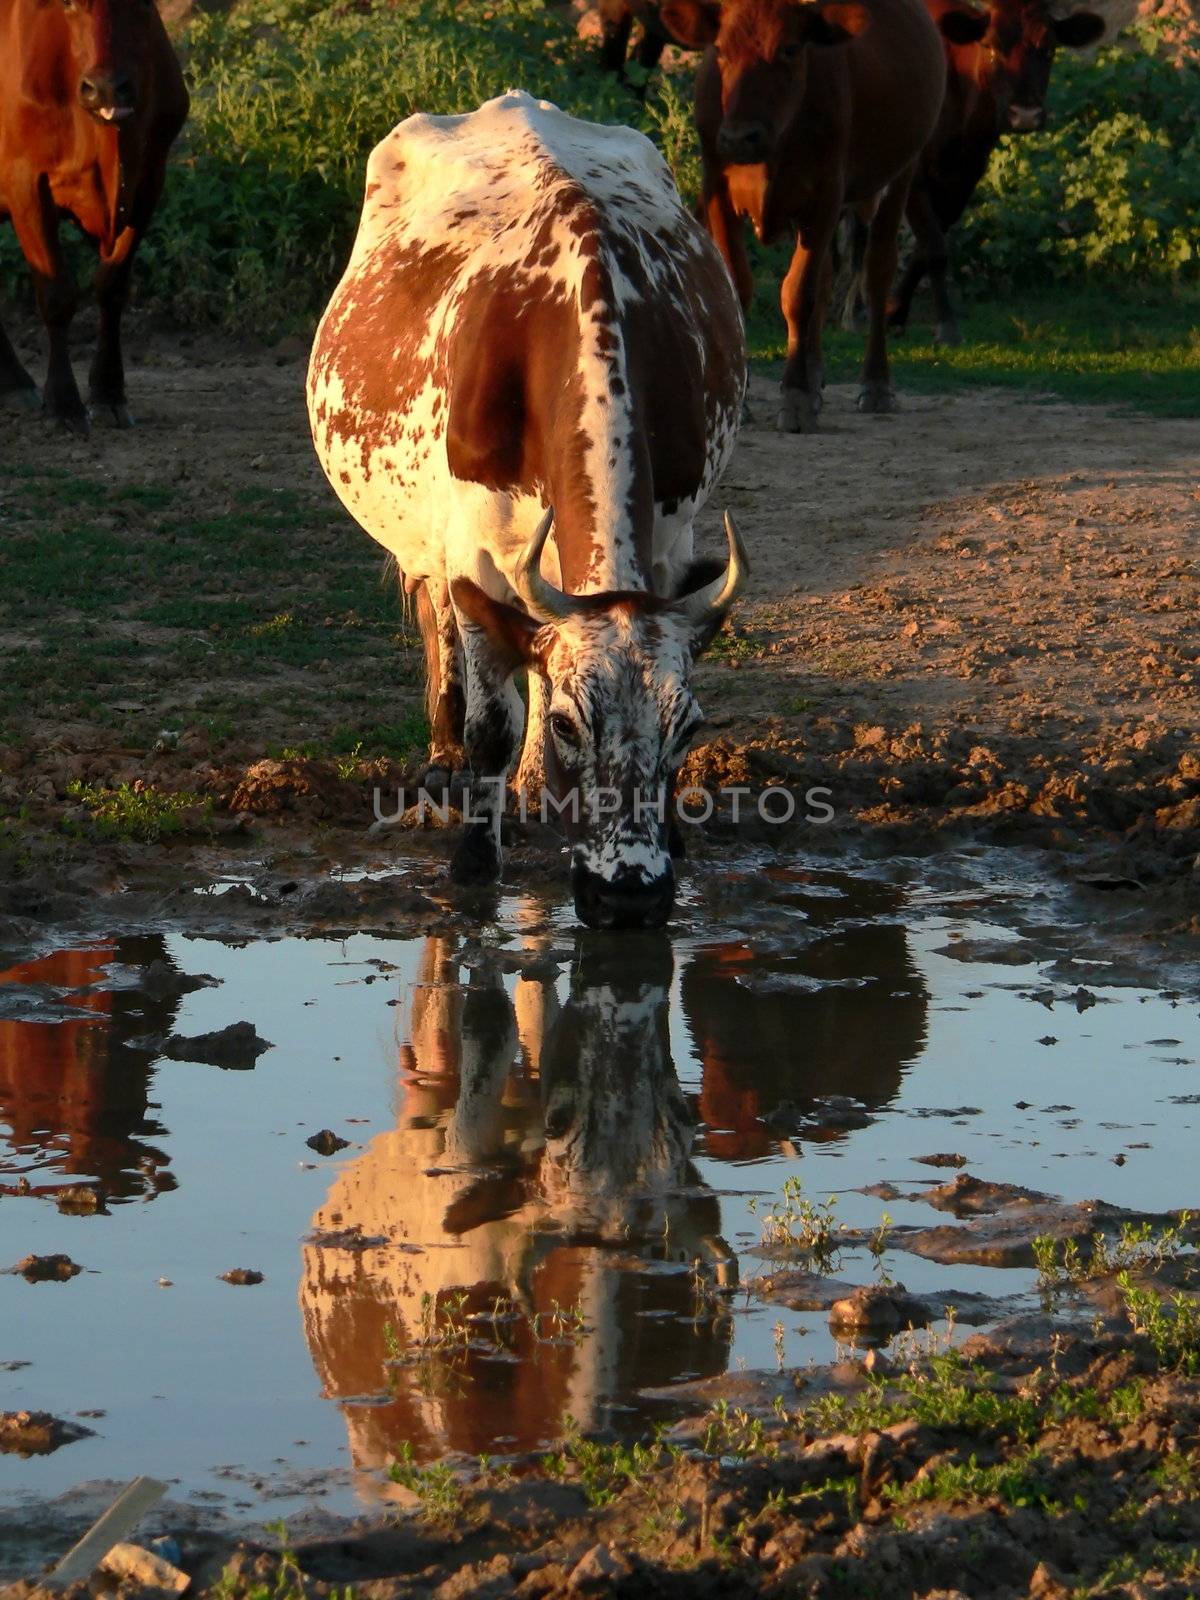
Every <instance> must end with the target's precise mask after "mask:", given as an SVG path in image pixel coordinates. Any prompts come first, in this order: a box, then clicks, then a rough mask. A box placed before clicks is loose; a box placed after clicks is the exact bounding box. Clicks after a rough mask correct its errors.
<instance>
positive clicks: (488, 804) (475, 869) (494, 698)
mask: <svg viewBox="0 0 1200 1600" xmlns="http://www.w3.org/2000/svg"><path fill="white" fill-rule="evenodd" d="M462 645H463V672H464V676H465V679H466V689H467V715H466V726H465V741H466V746H467V757H468V759H469V761H470V763H471V788H470V794H469V803H468V807H467V810H466V812H465V813H464V822H465V824H466V826H465V827H464V829H463V833H462V837H461V839H460V840H459V843H458V846H457V848H456V849H455V851H454V855H453V856H452V858H451V861H450V876H451V877H452V878H453V879H454V881H455V883H463V884H471V883H489V882H492V881H494V880H495V879H496V878H498V877H499V876H500V818H501V816H502V814H503V811H504V798H505V793H506V779H507V777H508V771H509V768H510V767H511V766H512V764H513V759H514V757H515V756H516V753H517V747H518V744H519V742H520V738H521V733H522V730H523V727H524V723H525V707H524V706H523V705H522V704H521V697H520V695H519V694H518V693H517V690H516V685H515V684H514V683H513V680H512V667H511V664H510V663H505V662H502V661H499V660H498V659H497V658H496V656H495V654H494V652H493V650H492V647H491V645H490V643H489V641H488V639H487V636H486V634H485V633H484V631H483V630H482V629H481V628H480V627H478V626H477V625H476V624H474V623H463V624H462Z"/></svg>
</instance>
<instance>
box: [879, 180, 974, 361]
mask: <svg viewBox="0 0 1200 1600" xmlns="http://www.w3.org/2000/svg"><path fill="white" fill-rule="evenodd" d="M907 216H908V221H909V224H910V226H911V228H912V230H913V233H914V235H915V236H916V241H917V247H916V250H915V251H914V252H913V255H912V257H911V258H910V260H909V262H908V265H907V266H906V267H905V269H904V271H903V273H902V274H901V277H900V283H899V286H898V288H897V290H896V293H895V294H894V295H893V296H892V302H891V305H890V307H889V309H888V326H889V327H890V328H903V327H904V326H905V325H906V324H907V322H908V314H909V310H910V308H911V305H912V297H913V295H914V294H915V293H916V290H917V286H918V284H919V283H920V281H921V279H922V278H923V277H924V275H925V273H926V272H928V274H929V281H930V287H931V288H932V290H933V304H934V309H935V311H936V314H937V327H936V330H935V332H934V336H933V337H934V343H935V344H958V343H959V342H960V341H961V338H962V335H961V334H960V333H959V331H958V320H957V318H956V317H955V315H954V307H953V305H952V304H951V302H950V293H949V289H948V287H947V282H946V277H947V270H948V268H949V264H950V252H949V250H948V249H947V246H946V234H945V230H944V229H943V227H942V224H941V222H940V221H939V220H938V215H937V212H936V211H935V210H934V208H933V202H932V201H931V200H930V198H929V195H928V194H927V193H926V192H925V189H924V188H923V187H922V185H921V183H920V180H919V179H918V180H917V181H916V182H914V184H913V187H912V191H911V193H910V194H909V197H908V207H907Z"/></svg>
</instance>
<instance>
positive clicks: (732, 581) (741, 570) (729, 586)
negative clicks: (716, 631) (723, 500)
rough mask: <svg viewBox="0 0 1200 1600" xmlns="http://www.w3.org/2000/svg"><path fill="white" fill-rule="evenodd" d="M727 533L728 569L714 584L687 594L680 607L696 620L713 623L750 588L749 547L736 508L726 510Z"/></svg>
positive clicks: (707, 584)
mask: <svg viewBox="0 0 1200 1600" xmlns="http://www.w3.org/2000/svg"><path fill="white" fill-rule="evenodd" d="M725 536H726V538H727V539H728V540H729V565H728V566H727V567H726V568H725V571H724V572H723V573H722V574H721V576H720V577H719V578H714V580H713V581H712V583H706V584H705V586H704V588H703V589H696V590H694V591H693V592H692V593H691V594H689V595H685V596H684V598H683V599H682V600H681V601H680V602H679V608H680V610H681V611H683V612H684V614H685V615H686V616H688V617H690V618H691V620H692V621H693V622H709V621H711V620H712V618H713V617H715V616H718V615H720V614H721V613H722V612H725V611H727V610H728V609H729V607H730V606H731V605H732V604H733V602H734V601H735V600H736V599H737V597H738V595H739V594H741V592H742V590H743V589H744V588H745V587H746V579H747V578H748V577H749V576H750V557H749V556H748V555H747V554H746V546H745V545H744V544H743V543H742V535H741V533H740V532H739V530H738V525H737V523H736V522H735V521H734V520H733V512H732V511H727V512H726V513H725Z"/></svg>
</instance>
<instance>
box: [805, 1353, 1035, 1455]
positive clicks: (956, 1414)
mask: <svg viewBox="0 0 1200 1600" xmlns="http://www.w3.org/2000/svg"><path fill="white" fill-rule="evenodd" d="M1039 1413H1040V1407H1039V1405H1038V1401H1037V1398H1036V1397H1035V1396H1034V1395H1033V1394H1031V1393H1026V1394H1010V1393H1002V1392H999V1391H998V1390H997V1389H996V1388H995V1387H994V1381H993V1379H992V1378H991V1376H990V1375H989V1374H988V1373H986V1372H984V1371H983V1370H982V1369H981V1368H978V1367H971V1366H968V1365H967V1364H966V1362H964V1360H963V1358H962V1356H961V1355H960V1354H959V1353H958V1351H956V1350H947V1351H944V1352H943V1353H942V1354H940V1355H934V1356H931V1357H930V1358H929V1361H928V1363H927V1365H926V1366H924V1367H922V1368H919V1369H918V1368H912V1369H910V1370H909V1371H907V1372H905V1373H903V1374H901V1375H898V1376H896V1377H893V1378H891V1379H885V1378H883V1377H881V1376H876V1375H875V1374H871V1375H870V1376H869V1378H868V1383H867V1387H866V1389H865V1390H863V1391H862V1392H860V1393H859V1394H855V1395H824V1396H822V1397H821V1399H819V1400H816V1401H814V1402H813V1404H812V1405H811V1406H809V1407H808V1408H807V1410H805V1411H802V1412H801V1413H800V1420H801V1421H802V1422H803V1423H804V1425H805V1426H808V1427H811V1428H812V1429H813V1430H814V1431H821V1432H825V1433H866V1432H869V1431H873V1430H876V1429H879V1428H888V1427H891V1425H892V1424H893V1423H896V1422H904V1421H906V1420H908V1419H909V1418H915V1419H916V1421H918V1422H921V1423H924V1424H925V1425H926V1426H928V1427H931V1428H945V1429H954V1430H956V1431H958V1432H962V1433H971V1434H988V1435H993V1434H1008V1435H1012V1436H1015V1437H1016V1438H1018V1439H1029V1438H1032V1436H1033V1434H1034V1431H1035V1429H1036V1427H1037V1424H1038V1421H1039Z"/></svg>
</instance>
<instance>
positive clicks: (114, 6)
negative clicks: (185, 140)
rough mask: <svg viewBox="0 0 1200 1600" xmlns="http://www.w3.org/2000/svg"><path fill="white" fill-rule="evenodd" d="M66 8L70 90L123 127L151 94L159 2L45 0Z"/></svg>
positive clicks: (100, 118)
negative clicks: (150, 86) (157, 3)
mask: <svg viewBox="0 0 1200 1600" xmlns="http://www.w3.org/2000/svg"><path fill="white" fill-rule="evenodd" d="M45 3H46V4H47V5H53V6H56V7H58V8H59V9H60V11H61V14H62V25H63V28H64V30H65V34H66V39H67V45H68V50H69V52H70V58H71V59H70V68H69V79H68V82H69V86H70V93H71V94H72V95H77V96H78V99H79V104H80V105H81V106H82V107H83V109H84V110H85V111H86V112H87V113H88V114H89V115H90V116H92V117H94V118H95V119H96V121H97V122H101V123H106V124H113V125H116V126H119V125H120V124H121V123H123V122H126V121H128V120H129V119H130V118H132V117H134V116H136V114H137V112H138V109H139V107H140V105H141V104H142V103H143V102H144V101H145V99H146V98H147V90H148V87H149V74H150V71H151V68H152V63H153V60H154V52H155V47H156V45H158V44H159V42H160V41H161V38H162V31H163V30H162V23H161V21H160V20H159V16H158V12H157V10H156V9H155V5H154V0H45Z"/></svg>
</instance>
